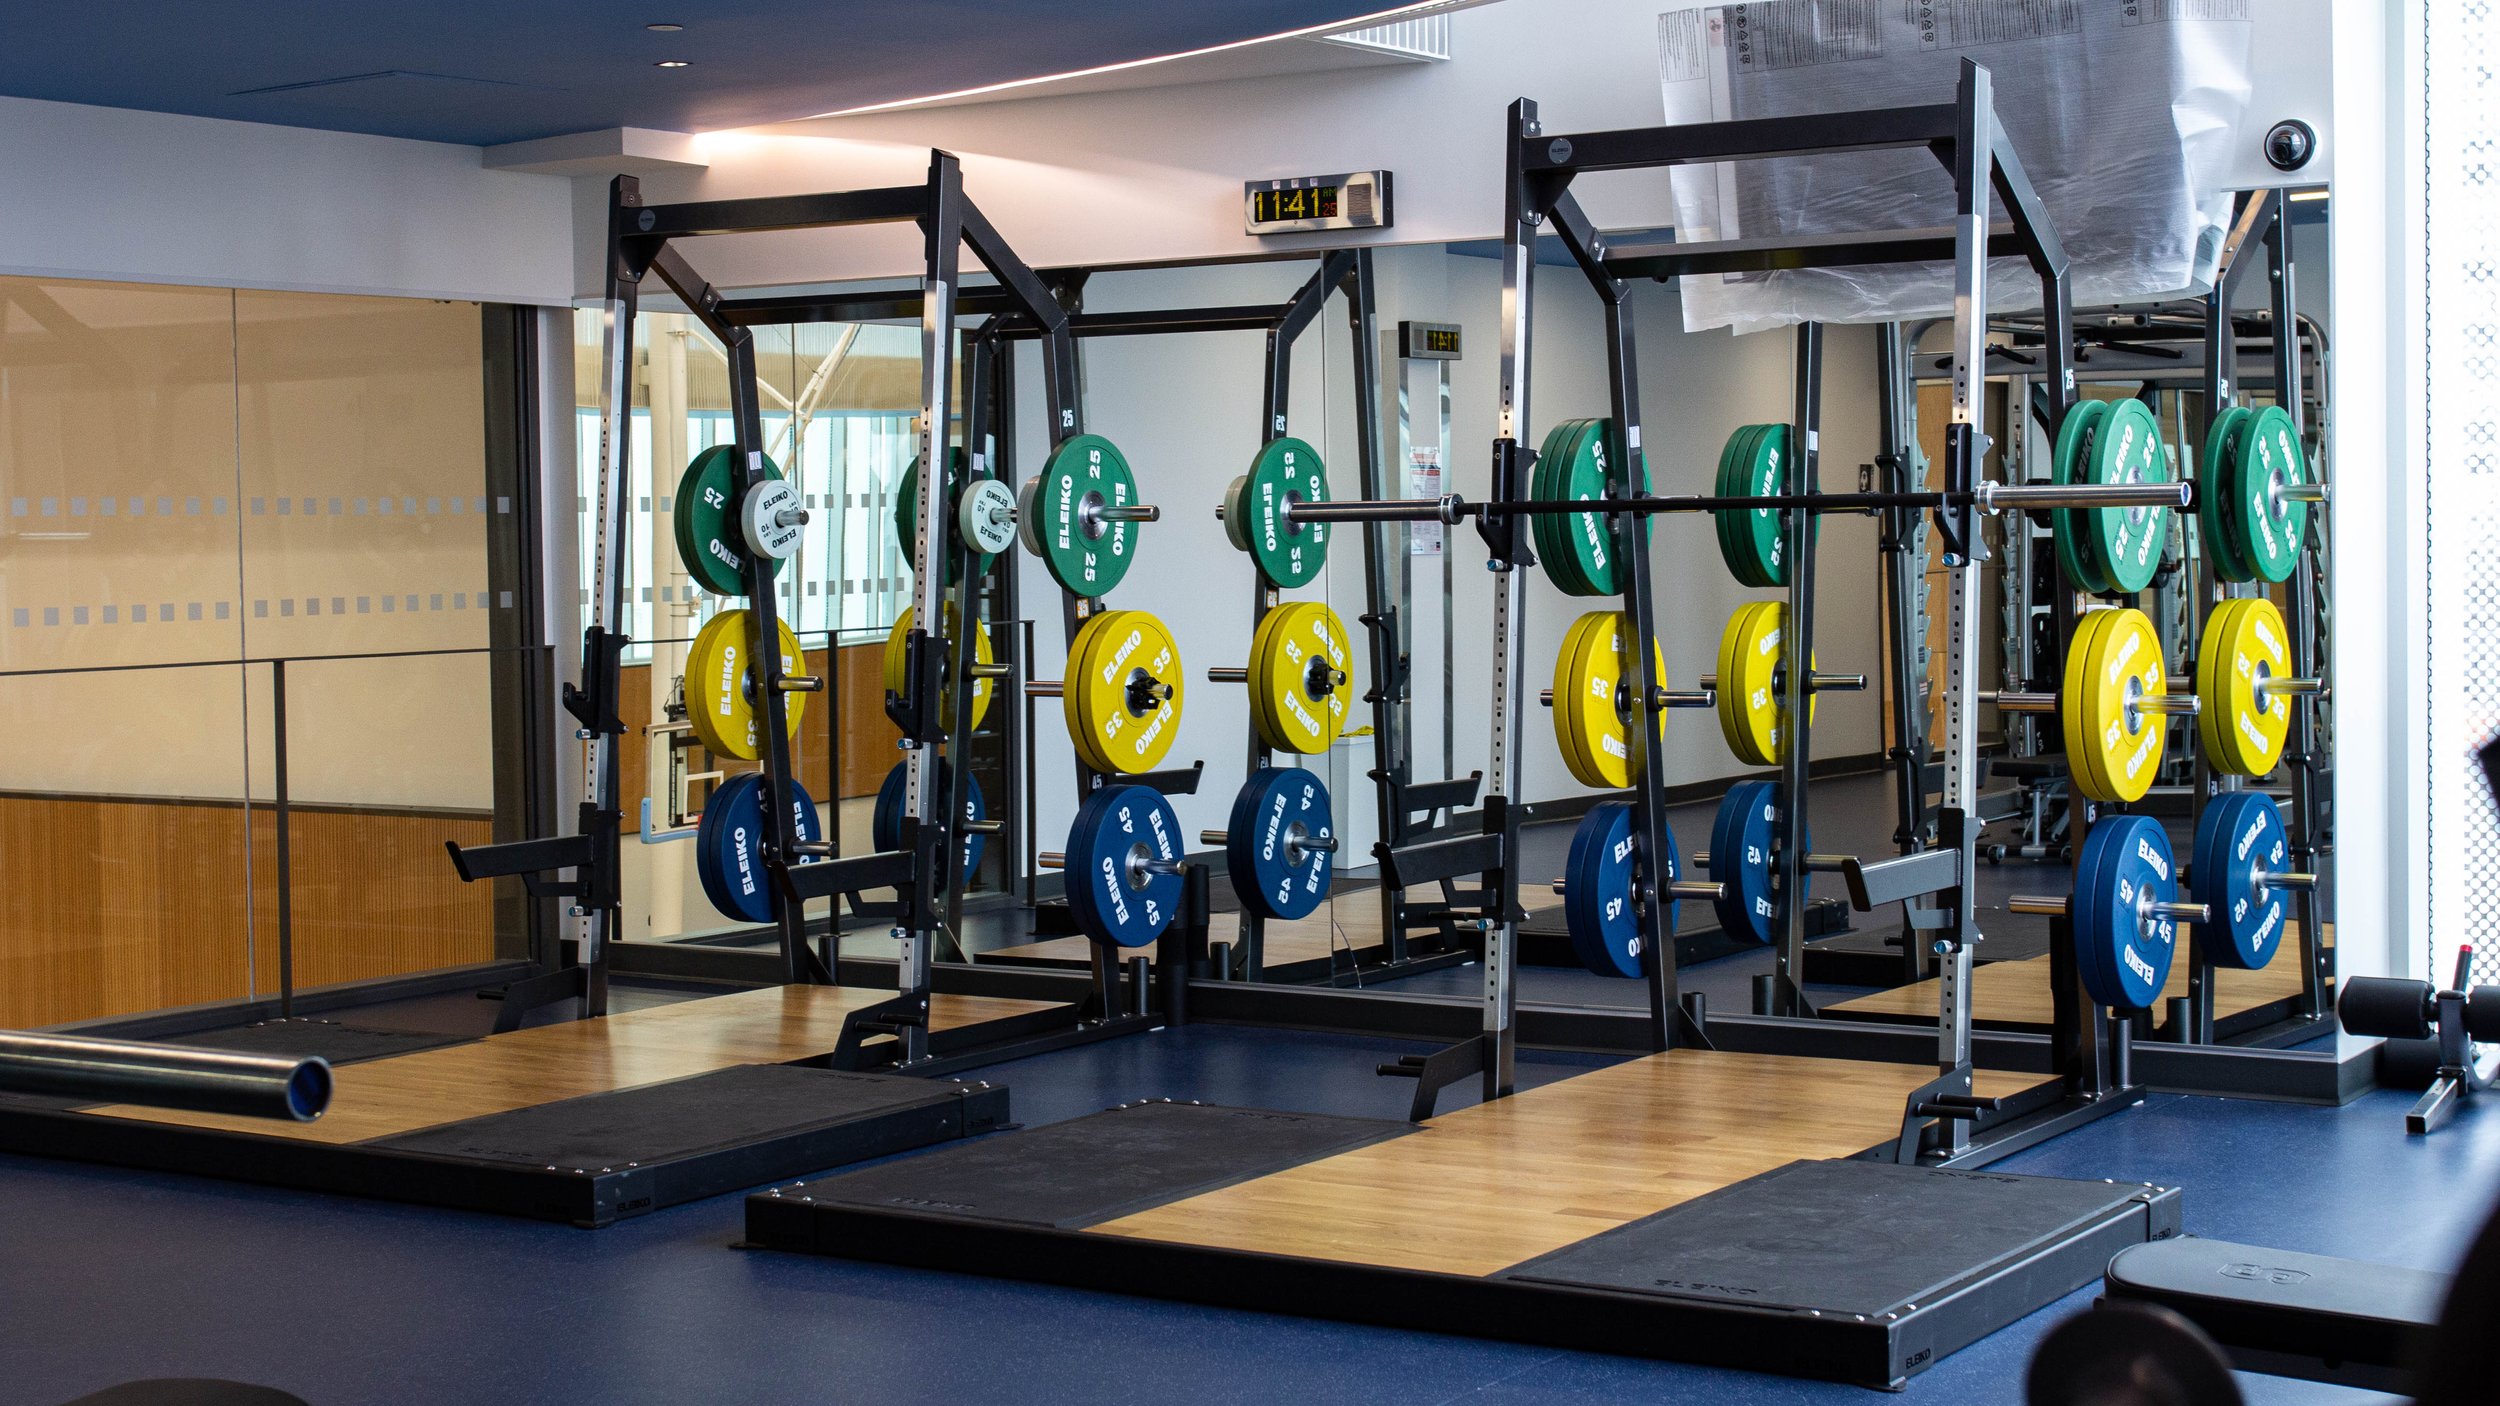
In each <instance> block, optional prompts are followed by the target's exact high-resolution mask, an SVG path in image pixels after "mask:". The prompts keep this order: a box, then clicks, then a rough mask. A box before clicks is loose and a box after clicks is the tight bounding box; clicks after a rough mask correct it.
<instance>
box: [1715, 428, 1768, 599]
mask: <svg viewBox="0 0 2500 1406" xmlns="http://www.w3.org/2000/svg"><path fill="white" fill-rule="evenodd" d="M1761 437H1762V427H1761V426H1760V425H1740V426H1738V427H1737V430H1736V432H1735V433H1734V434H1731V435H1729V436H1728V437H1727V444H1726V446H1725V447H1724V448H1722V449H1721V450H1720V451H1719V476H1718V479H1717V481H1716V482H1715V483H1714V484H1713V485H1712V492H1713V494H1714V496H1717V497H1721V498H1734V497H1739V496H1742V495H1743V494H1744V493H1745V491H1746V484H1745V465H1746V464H1747V463H1749V462H1751V460H1752V457H1753V446H1754V445H1755V443H1756V442H1757V441H1759V440H1760V439H1761ZM1710 518H1711V522H1712V525H1713V526H1715V527H1716V528H1717V529H1718V533H1719V559H1720V560H1721V561H1723V562H1725V563H1727V569H1728V574H1729V575H1731V576H1734V577H1735V578H1736V580H1737V582H1738V583H1739V584H1741V585H1746V586H1760V585H1762V584H1764V583H1763V582H1762V580H1761V579H1760V575H1759V572H1758V570H1757V569H1756V564H1755V563H1754V562H1753V561H1752V559H1751V558H1750V557H1748V556H1747V555H1746V554H1745V553H1744V551H1743V549H1742V548H1741V547H1740V546H1739V545H1738V535H1739V525H1740V524H1741V523H1742V522H1743V521H1744V518H1745V510H1744V509H1742V508H1721V509H1718V510H1717V511H1715V512H1713V513H1712V514H1711V515H1710Z"/></svg>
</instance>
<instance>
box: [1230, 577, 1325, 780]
mask: <svg viewBox="0 0 2500 1406" xmlns="http://www.w3.org/2000/svg"><path fill="white" fill-rule="evenodd" d="M1353 664H1354V646H1353V644H1352V642H1351V641H1350V640H1349V639H1348V638H1347V636H1346V630H1345V622H1344V621H1343V620H1340V619H1338V618H1337V612H1336V611H1334V610H1331V609H1329V608H1328V607H1327V606H1326V605H1323V604H1321V603H1320V602H1318V601H1287V602H1285V603H1284V604H1282V605H1278V606H1275V607H1272V608H1271V609H1269V610H1268V612H1267V613H1266V614H1264V615H1262V616H1260V617H1259V626H1258V629H1257V630H1255V631H1253V632H1252V633H1251V636H1250V664H1249V667H1247V668H1241V669H1233V668H1215V669H1209V670H1207V682H1209V683H1246V684H1248V685H1250V720H1251V722H1252V724H1253V725H1254V726H1256V727H1257V728H1258V732H1259V740H1260V741H1262V742H1265V743H1266V744H1267V745H1268V746H1269V747H1270V748H1273V749H1274V750H1276V751H1279V752H1295V753H1300V754H1302V755H1304V756H1310V755H1315V754H1317V753H1320V752H1325V751H1327V750H1328V746H1329V744H1330V743H1332V742H1334V741H1336V740H1337V735H1338V734H1339V733H1342V732H1344V731H1345V723H1346V695H1347V682H1348V680H1349V678H1350V677H1351V671H1352V669H1353Z"/></svg>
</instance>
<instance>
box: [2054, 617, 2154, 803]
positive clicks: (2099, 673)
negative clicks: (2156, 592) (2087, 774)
mask: <svg viewBox="0 0 2500 1406" xmlns="http://www.w3.org/2000/svg"><path fill="white" fill-rule="evenodd" d="M2105 613H2106V614H2107V615H2108V616H2109V617H2110V618H2109V619H2108V620H2107V621H2106V622H2104V623H2103V625H2102V627H2101V629H2100V630H2099V631H2098V632H2096V633H2095V634H2093V635H2092V636H2091V638H2090V642H2089V643H2088V644H2087V645H2086V647H2085V648H2083V649H2081V650H2077V651H2074V652H2073V653H2071V654H2070V655H2069V656H2068V658H2067V668H2066V684H2067V687H2066V688H2065V690H2064V691H2063V693H2062V694H2061V696H2060V698H2059V712H2060V713H2061V714H2062V715H2064V716H2065V718H2066V719H2067V720H2068V721H2067V722H2066V724H2065V727H2066V735H2067V739H2068V746H2069V747H2072V746H2074V745H2075V744H2076V743H2077V742H2080V743H2082V744H2083V746H2084V748H2085V750H2086V752H2087V753H2088V759H2089V760H2090V762H2091V763H2092V769H2093V770H2094V771H2095V772H2096V773H2097V775H2096V776H2095V777H2094V778H2093V780H2094V781H2095V782H2096V783H2097V784H2098V785H2099V786H2100V787H2101V788H2102V789H2101V790H2099V791H2089V790H2087V791H2086V792H2085V794H2086V795H2090V796H2092V797H2093V798H2094V799H2095V800H2103V801H2133V800H2140V799H2142V798H2143V796H2144V793H2145V792H2146V791H2148V790H2151V789H2152V785H2153V777H2154V775H2155V774H2156V773H2158V772H2159V771H2160V770H2161V755H2162V747H2163V744H2164V742H2165V741H2166V740H2167V738H2168V735H2169V731H2170V729H2169V722H2170V719H2169V718H2168V716H2166V715H2164V714H2159V713H2149V712H2139V711H2136V710H2135V709H2134V708H2133V707H2132V706H2131V705H2133V704H2136V703H2140V702H2144V701H2148V700H2151V699H2154V698H2159V697H2161V696H2162V695H2163V694H2164V693H2166V692H2168V691H2169V687H2170V680H2169V677H2168V674H2167V671H2166V670H2165V668H2164V666H2163V660H2162V653H2161V636H2160V635H2159V634H2157V633H2155V631H2154V629H2153V622H2152V621H2150V620H2148V619H2146V618H2145V617H2144V612H2142V611H2140V610H2132V609H2120V610H2113V611H2108V612H2105Z"/></svg>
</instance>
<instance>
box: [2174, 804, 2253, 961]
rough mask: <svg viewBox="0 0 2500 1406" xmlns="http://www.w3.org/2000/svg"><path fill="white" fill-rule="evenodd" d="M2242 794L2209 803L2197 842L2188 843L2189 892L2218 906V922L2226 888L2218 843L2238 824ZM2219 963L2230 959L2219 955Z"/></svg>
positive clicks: (2212, 932) (2199, 824) (2198, 827)
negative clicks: (2236, 812)
mask: <svg viewBox="0 0 2500 1406" xmlns="http://www.w3.org/2000/svg"><path fill="white" fill-rule="evenodd" d="M2241 794H2242V793H2240V792H2238V791H2225V792H2223V793H2222V794H2221V795H2218V796H2215V797H2214V798H2213V799H2211V800H2209V801H2207V802H2206V803H2205V809H2204V812H2203V814H2201V815H2199V816H2197V818H2196V838H2195V839H2193V840H2191V841H2190V842H2189V843H2188V869H2187V888H2188V891H2189V892H2190V893H2192V894H2194V895H2195V897H2196V901H2197V902H2199V903H2213V904H2215V913H2216V918H2217V921H2219V917H2220V911H2221V909H2220V898H2221V893H2222V889H2223V886H2224V882H2223V879H2222V860H2221V859H2220V857H2219V856H2220V854H2221V852H2222V847H2221V845H2220V844H2219V843H2218V841H2219V840H2220V838H2221V837H2222V836H2224V835H2227V834H2229V833H2230V832H2231V828H2232V826H2233V825H2235V824H2236V823H2237V822H2236V821H2235V820H2233V819H2232V816H2231V812H2232V811H2233V810H2234V809H2235V808H2236V807H2237V804H2238V797H2239V796H2240V795H2241ZM2205 935H2206V936H2207V937H2214V936H2216V931H2215V930H2209V931H2207V933H2206V934H2205ZM2212 945H2215V946H2221V945H2224V944H2221V943H2215V944H2212ZM2215 960H2216V961H2217V962H2220V961H2224V960H2226V959H2225V958H2223V957H2221V956H2220V955H2219V954H2217V955H2216V957H2215Z"/></svg>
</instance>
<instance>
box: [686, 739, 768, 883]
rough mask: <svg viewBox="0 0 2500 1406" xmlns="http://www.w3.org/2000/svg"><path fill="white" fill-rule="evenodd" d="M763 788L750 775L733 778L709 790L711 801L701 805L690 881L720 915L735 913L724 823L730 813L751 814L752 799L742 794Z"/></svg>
mask: <svg viewBox="0 0 2500 1406" xmlns="http://www.w3.org/2000/svg"><path fill="white" fill-rule="evenodd" d="M762 784H763V780H762V778H760V777H758V776H756V775H755V774H754V773H753V772H746V773H743V774H741V775H738V776H733V777H731V778H729V779H728V780H727V781H724V782H722V783H721V784H720V785H718V786H715V787H713V788H712V795H711V799H709V800H707V801H705V802H704V803H703V814H702V815H700V816H698V817H696V819H695V825H694V877H695V882H696V883H698V884H700V885H702V888H703V896H704V897H705V898H707V899H709V900H711V904H712V906H713V907H714V908H717V909H719V910H720V911H721V912H723V913H729V912H733V911H735V910H734V909H733V907H732V906H731V899H730V896H729V871H730V869H731V868H732V867H733V865H732V860H733V858H734V856H732V854H731V853H730V851H729V849H728V847H727V840H728V834H729V831H728V824H727V822H728V820H729V816H730V812H732V811H733V810H740V809H741V808H743V809H744V810H749V811H751V810H753V809H754V808H755V798H754V797H753V796H752V795H748V794H746V793H748V792H752V791H753V790H754V789H755V788H756V787H758V786H760V785H762Z"/></svg>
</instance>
